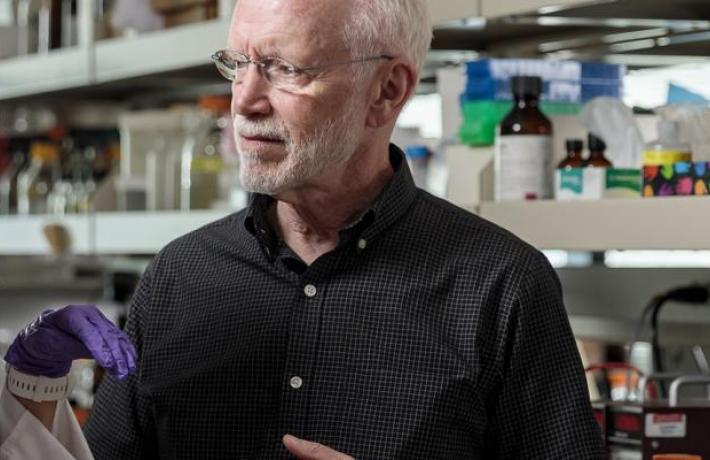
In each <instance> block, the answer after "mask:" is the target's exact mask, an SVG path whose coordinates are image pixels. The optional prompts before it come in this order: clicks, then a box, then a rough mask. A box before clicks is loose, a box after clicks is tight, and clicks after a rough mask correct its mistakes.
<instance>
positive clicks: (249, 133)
mask: <svg viewBox="0 0 710 460" xmlns="http://www.w3.org/2000/svg"><path fill="white" fill-rule="evenodd" d="M234 131H235V132H236V133H237V135H239V136H241V137H263V138H266V139H272V140H277V141H281V142H285V143H287V144H290V143H291V136H289V134H288V131H287V130H286V127H285V126H284V125H283V124H281V123H278V122H277V121H274V120H262V121H251V120H246V119H243V118H241V119H240V118H235V119H234Z"/></svg>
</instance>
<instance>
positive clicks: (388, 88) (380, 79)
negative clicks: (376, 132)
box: [366, 59, 418, 128]
mask: <svg viewBox="0 0 710 460" xmlns="http://www.w3.org/2000/svg"><path fill="white" fill-rule="evenodd" d="M383 67H384V69H383V71H382V72H380V73H378V76H377V78H376V79H375V82H374V83H373V86H374V87H373V92H374V97H373V101H372V102H371V103H370V110H369V112H368V114H367V120H366V123H367V126H368V127H370V128H380V127H382V126H386V125H388V124H389V123H390V122H392V121H393V120H394V119H395V118H397V116H398V115H399V112H401V110H402V108H403V107H404V105H405V104H406V103H407V101H408V100H409V97H410V96H411V95H412V93H413V92H414V90H415V89H416V86H417V83H418V82H417V74H416V72H415V71H414V69H413V68H412V66H411V65H409V64H408V63H406V62H404V61H402V60H398V59H395V60H393V61H391V62H389V63H388V65H386V66H383Z"/></svg>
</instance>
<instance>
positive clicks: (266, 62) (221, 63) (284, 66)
mask: <svg viewBox="0 0 710 460" xmlns="http://www.w3.org/2000/svg"><path fill="white" fill-rule="evenodd" d="M381 59H387V60H392V59H394V58H393V57H392V56H388V55H384V54H382V55H379V56H370V57H365V58H360V59H354V60H352V61H342V62H330V63H327V64H323V65H320V66H313V67H297V66H295V65H293V64H291V63H290V62H288V61H285V60H283V59H281V58H278V57H272V58H264V59H259V60H256V59H252V58H250V57H249V56H248V55H246V54H244V53H240V52H238V51H234V50H219V51H217V52H215V53H214V54H213V55H212V61H214V63H215V65H216V66H217V70H219V73H221V74H222V76H223V77H224V78H226V79H227V80H229V81H233V82H236V83H242V82H243V81H244V77H245V76H246V74H247V70H248V69H249V64H254V65H256V66H257V67H258V68H259V70H260V71H261V73H262V75H263V76H264V77H265V78H266V80H267V81H268V82H269V83H270V84H271V85H272V86H273V87H275V88H278V89H280V90H283V91H288V92H296V91H298V90H300V89H303V87H304V86H306V85H307V84H308V83H310V82H311V81H312V80H313V79H314V78H315V77H316V76H317V74H318V72H320V71H323V70H325V69H327V68H329V67H335V66H340V65H348V64H357V63H363V62H371V61H378V60H381Z"/></svg>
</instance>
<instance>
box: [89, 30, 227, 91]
mask: <svg viewBox="0 0 710 460" xmlns="http://www.w3.org/2000/svg"><path fill="white" fill-rule="evenodd" d="M228 30H229V22H228V21H225V20H221V19H215V20H212V21H205V22H200V23H196V24H190V25H184V26H180V27H175V28H172V29H166V30H160V31H155V32H150V33H146V34H142V35H137V36H135V37H127V38H114V39H108V40H101V41H98V42H96V44H95V52H96V76H95V79H96V80H95V81H96V83H99V84H101V83H106V82H111V81H115V80H122V79H126V78H134V77H140V76H146V75H154V74H159V73H163V72H170V71H176V70H184V69H189V68H193V67H199V66H207V65H211V61H210V56H211V55H212V53H213V52H214V51H216V50H218V49H220V48H224V47H225V46H226V43H227V32H228ZM214 78H215V80H216V79H217V78H218V75H217V73H216V72H215V73H214Z"/></svg>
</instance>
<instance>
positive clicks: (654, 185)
mask: <svg viewBox="0 0 710 460" xmlns="http://www.w3.org/2000/svg"><path fill="white" fill-rule="evenodd" d="M703 195H710V163H709V162H705V161H698V162H688V161H682V162H679V163H674V164H672V165H661V166H644V168H643V196H644V197H659V196H703Z"/></svg>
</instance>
